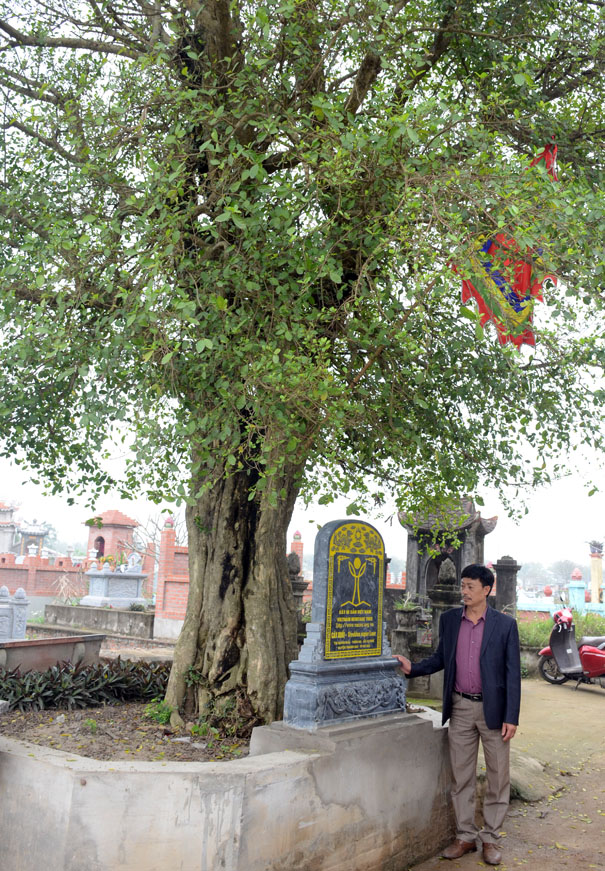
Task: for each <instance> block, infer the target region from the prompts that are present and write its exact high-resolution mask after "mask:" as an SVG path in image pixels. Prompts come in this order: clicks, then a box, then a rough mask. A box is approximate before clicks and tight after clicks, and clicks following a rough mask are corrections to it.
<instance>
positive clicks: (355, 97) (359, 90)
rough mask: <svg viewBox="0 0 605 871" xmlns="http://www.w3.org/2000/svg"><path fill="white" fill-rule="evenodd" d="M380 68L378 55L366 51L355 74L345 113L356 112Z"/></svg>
mask: <svg viewBox="0 0 605 871" xmlns="http://www.w3.org/2000/svg"><path fill="white" fill-rule="evenodd" d="M381 69H382V62H381V60H380V57H379V56H378V55H377V54H374V52H368V54H367V55H366V56H365V57H364V59H363V61H362V62H361V66H360V67H359V70H358V72H357V76H356V77H355V82H354V83H353V88H352V90H351V93H350V94H349V98H348V100H347V102H346V105H345V112H346V113H349V112H350V113H351V114H352V115H354V114H355V113H356V112H357V110H358V109H359V107H360V106H361V104H362V103H363V101H364V100H365V97H366V94H367V93H368V91H369V90H370V88H371V87H372V85H373V84H374V82H375V81H376V79H377V77H378V74H379V73H380V70H381Z"/></svg>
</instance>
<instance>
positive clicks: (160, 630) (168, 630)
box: [153, 617, 185, 639]
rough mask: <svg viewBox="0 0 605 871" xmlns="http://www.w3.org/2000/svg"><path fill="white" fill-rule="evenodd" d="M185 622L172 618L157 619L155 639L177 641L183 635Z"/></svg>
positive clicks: (155, 622) (154, 627)
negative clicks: (182, 630)
mask: <svg viewBox="0 0 605 871" xmlns="http://www.w3.org/2000/svg"><path fill="white" fill-rule="evenodd" d="M184 622H185V621H184V620H173V619H172V618H171V617H156V618H155V621H154V624H153V637H154V638H172V639H176V638H178V637H179V635H180V634H181V629H182V628H183V623H184Z"/></svg>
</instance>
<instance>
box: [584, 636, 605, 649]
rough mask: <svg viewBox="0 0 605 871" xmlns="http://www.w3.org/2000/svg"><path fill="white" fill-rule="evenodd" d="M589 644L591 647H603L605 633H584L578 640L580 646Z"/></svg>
mask: <svg viewBox="0 0 605 871" xmlns="http://www.w3.org/2000/svg"><path fill="white" fill-rule="evenodd" d="M583 644H588V645H589V647H602V645H603V644H605V635H583V636H582V637H581V638H580V640H579V641H578V647H581V646H582V645H583Z"/></svg>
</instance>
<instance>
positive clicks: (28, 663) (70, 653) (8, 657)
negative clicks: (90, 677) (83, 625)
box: [0, 635, 105, 672]
mask: <svg viewBox="0 0 605 871" xmlns="http://www.w3.org/2000/svg"><path fill="white" fill-rule="evenodd" d="M104 640H105V636H104V635H68V636H65V637H63V638H61V637H59V638H36V639H32V638H29V639H25V640H24V641H4V642H0V666H1V667H2V668H6V669H8V670H9V671H10V670H11V669H13V668H17V666H18V667H19V668H20V669H21V671H22V672H24V671H29V670H30V669H33V671H46V669H47V668H50V667H51V665H55V664H56V663H57V662H73V664H74V665H78V664H79V663H82V664H83V665H94V664H95V663H97V662H98V661H99V652H100V650H101V644H102V643H103V641H104Z"/></svg>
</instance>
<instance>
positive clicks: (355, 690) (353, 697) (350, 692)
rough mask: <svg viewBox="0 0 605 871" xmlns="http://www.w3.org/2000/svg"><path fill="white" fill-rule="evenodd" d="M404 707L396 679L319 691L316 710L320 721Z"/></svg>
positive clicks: (402, 696) (402, 690)
mask: <svg viewBox="0 0 605 871" xmlns="http://www.w3.org/2000/svg"><path fill="white" fill-rule="evenodd" d="M404 706H405V686H404V683H403V681H401V680H399V679H398V678H395V677H393V678H389V679H388V680H381V681H356V682H355V683H351V684H341V685H340V686H338V687H336V688H334V687H331V688H327V689H324V690H321V691H320V693H319V695H318V708H319V713H320V716H321V718H322V719H323V720H331V719H334V718H336V717H342V715H343V714H352V715H353V716H363V715H366V716H367V715H368V714H373V713H376V712H378V711H394V710H402V709H403V708H404Z"/></svg>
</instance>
